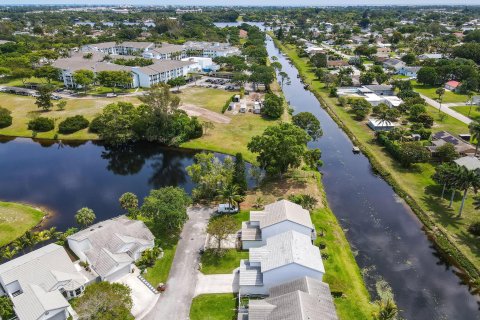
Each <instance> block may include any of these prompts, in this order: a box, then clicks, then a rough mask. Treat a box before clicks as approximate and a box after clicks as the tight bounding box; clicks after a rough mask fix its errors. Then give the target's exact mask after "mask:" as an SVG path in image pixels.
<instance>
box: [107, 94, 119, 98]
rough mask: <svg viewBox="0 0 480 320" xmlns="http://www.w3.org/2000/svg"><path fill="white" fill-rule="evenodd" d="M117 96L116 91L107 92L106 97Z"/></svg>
mask: <svg viewBox="0 0 480 320" xmlns="http://www.w3.org/2000/svg"><path fill="white" fill-rule="evenodd" d="M116 96H117V94H116V93H107V95H106V97H107V98H115V97H116Z"/></svg>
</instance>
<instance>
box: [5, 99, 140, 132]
mask: <svg viewBox="0 0 480 320" xmlns="http://www.w3.org/2000/svg"><path fill="white" fill-rule="evenodd" d="M66 101H67V106H66V107H65V110H63V111H59V110H57V108H55V107H54V108H53V109H51V110H50V111H48V112H43V111H41V110H39V109H38V108H37V106H36V105H35V98H33V97H24V96H18V95H13V94H8V93H0V106H2V107H4V108H7V109H9V110H10V111H11V112H12V117H13V123H12V125H11V126H9V127H6V128H3V129H0V135H6V136H17V137H31V136H32V131H30V130H28V129H27V124H28V122H29V121H30V120H31V119H33V118H34V117H37V116H41V117H48V118H53V119H55V129H54V130H51V131H48V132H41V133H38V134H37V138H46V139H52V138H53V137H54V136H55V134H56V133H57V129H58V124H59V123H60V122H61V121H62V120H63V119H65V118H67V117H71V116H75V115H83V116H85V118H87V119H89V120H92V119H93V118H94V117H95V115H97V114H98V113H100V112H101V111H102V109H103V107H105V106H106V105H107V104H109V103H113V102H116V101H127V102H132V103H136V104H139V103H140V101H139V100H138V99H137V98H135V97H117V98H111V99H109V98H91V99H66ZM58 138H59V139H64V140H67V139H71V140H86V139H97V138H98V136H97V135H96V134H93V133H89V132H88V129H84V130H80V131H77V132H75V133H72V134H69V135H63V134H58Z"/></svg>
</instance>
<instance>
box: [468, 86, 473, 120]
mask: <svg viewBox="0 0 480 320" xmlns="http://www.w3.org/2000/svg"><path fill="white" fill-rule="evenodd" d="M467 96H468V103H469V104H470V108H469V109H468V116H469V117H470V113H471V112H472V106H473V101H472V98H473V91H470V90H468V91H467Z"/></svg>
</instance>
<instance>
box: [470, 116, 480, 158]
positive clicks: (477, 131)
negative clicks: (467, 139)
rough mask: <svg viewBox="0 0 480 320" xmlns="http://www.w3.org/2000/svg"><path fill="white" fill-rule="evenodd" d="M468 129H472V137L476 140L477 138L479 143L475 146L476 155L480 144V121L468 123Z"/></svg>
mask: <svg viewBox="0 0 480 320" xmlns="http://www.w3.org/2000/svg"><path fill="white" fill-rule="evenodd" d="M468 129H469V130H470V134H471V135H472V138H473V139H474V140H477V144H476V148H475V156H476V155H477V152H478V146H479V144H480V122H478V121H472V122H471V123H470V124H469V125H468Z"/></svg>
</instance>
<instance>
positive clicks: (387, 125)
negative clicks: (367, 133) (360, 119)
mask: <svg viewBox="0 0 480 320" xmlns="http://www.w3.org/2000/svg"><path fill="white" fill-rule="evenodd" d="M367 125H368V126H369V127H370V129H372V130H373V131H390V130H392V129H393V128H395V127H396V126H397V124H396V123H394V122H390V121H382V120H379V119H376V118H369V119H368V123H367Z"/></svg>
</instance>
